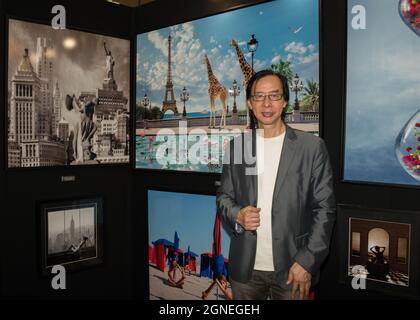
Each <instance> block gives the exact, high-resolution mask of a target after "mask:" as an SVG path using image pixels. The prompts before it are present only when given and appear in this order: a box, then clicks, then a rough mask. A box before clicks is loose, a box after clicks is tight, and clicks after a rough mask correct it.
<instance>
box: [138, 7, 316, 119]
mask: <svg viewBox="0 0 420 320" xmlns="http://www.w3.org/2000/svg"><path fill="white" fill-rule="evenodd" d="M299 27H303V28H301V30H300V31H299V32H297V33H294V32H293V31H292V30H293V29H297V28H299ZM169 34H171V36H172V69H173V82H174V92H175V96H176V99H177V100H178V105H181V103H180V101H179V95H180V92H181V90H182V88H183V87H184V86H186V87H187V89H188V90H189V92H190V101H188V102H187V108H189V111H202V110H206V109H208V105H209V101H208V100H209V98H208V94H207V89H208V82H207V70H206V67H205V65H204V63H203V62H204V54H207V55H208V57H209V60H210V63H211V64H212V68H213V72H214V74H215V75H216V77H217V78H218V79H219V81H220V82H221V83H222V84H223V85H224V86H225V87H226V88H227V89H229V87H231V86H232V82H233V80H236V81H237V82H238V83H239V84H240V86H241V89H243V88H242V81H243V76H242V73H241V70H240V68H239V63H238V60H237V57H236V53H235V51H234V49H233V48H232V47H231V46H230V41H231V39H235V40H237V42H238V43H239V45H240V48H241V49H242V51H243V52H244V54H246V55H247V60H248V62H249V63H250V64H251V56H250V54H249V53H248V51H247V47H246V42H247V41H248V40H249V39H250V37H251V34H255V37H256V38H257V39H258V41H259V46H258V49H257V51H256V53H255V56H254V66H255V69H256V70H260V69H263V68H268V67H270V65H271V63H272V62H276V61H278V60H279V59H280V58H281V59H283V60H290V61H291V62H292V68H293V71H294V72H297V73H298V74H299V76H300V77H302V78H303V79H304V80H305V79H309V80H311V79H314V80H315V81H319V43H318V42H319V40H318V1H317V0H276V1H272V2H268V3H264V4H260V5H256V6H251V7H247V8H243V9H239V10H235V11H231V12H227V13H222V14H219V15H215V16H211V17H207V18H203V19H199V20H195V21H191V22H187V23H183V24H179V25H175V26H172V27H168V28H163V29H160V30H156V31H152V32H148V33H144V34H140V35H138V38H137V101H139V100H140V99H141V98H142V97H143V96H144V94H145V93H147V95H148V96H149V97H151V100H152V104H153V105H157V106H161V105H162V101H163V97H164V92H165V84H166V78H167V55H168V54H167V51H168V49H167V38H168V35H169ZM242 91H243V90H242ZM241 97H242V99H241V98H239V103H238V108H239V109H245V104H244V96H243V94H241ZM231 100H232V98H230V100H229V102H228V104H229V105H232V104H233V101H231ZM216 108H217V109H220V102H217V103H216Z"/></svg>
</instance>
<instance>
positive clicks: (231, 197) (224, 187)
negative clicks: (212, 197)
mask: <svg viewBox="0 0 420 320" xmlns="http://www.w3.org/2000/svg"><path fill="white" fill-rule="evenodd" d="M228 150H229V151H228V152H229V153H230V161H229V163H224V164H223V171H222V177H221V181H220V187H219V188H218V190H217V193H216V202H217V210H218V212H219V214H220V217H221V218H222V220H223V221H224V222H225V224H226V225H227V226H229V228H230V229H231V231H232V232H237V231H236V230H235V225H236V216H237V214H238V212H239V210H240V209H241V207H240V206H239V205H238V204H237V203H236V200H235V190H234V183H233V180H232V169H233V165H234V164H233V152H232V151H233V148H232V147H231V148H229V149H228Z"/></svg>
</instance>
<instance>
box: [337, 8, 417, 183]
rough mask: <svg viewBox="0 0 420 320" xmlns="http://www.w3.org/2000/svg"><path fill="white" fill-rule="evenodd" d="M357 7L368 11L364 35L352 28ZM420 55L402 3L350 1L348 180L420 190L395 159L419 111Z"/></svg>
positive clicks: (346, 138)
mask: <svg viewBox="0 0 420 320" xmlns="http://www.w3.org/2000/svg"><path fill="white" fill-rule="evenodd" d="M354 5H363V6H364V7H365V8H366V29H365V30H353V29H352V28H351V19H352V13H351V9H352V7H353V6H354ZM419 52H420V37H419V36H418V35H417V34H416V33H415V32H413V31H412V30H410V28H409V27H408V26H407V25H406V24H405V23H404V21H403V20H402V18H401V17H400V14H399V1H397V0H362V1H361V0H357V1H355V0H349V1H348V40H347V92H346V93H347V98H346V99H347V103H346V116H345V121H346V129H345V164H344V179H345V180H352V181H367V182H381V183H393V184H406V185H420V181H419V180H416V179H415V178H413V177H412V176H410V175H409V174H408V173H407V172H406V171H405V170H404V168H403V167H402V166H401V165H400V164H399V161H398V159H397V157H396V153H395V143H396V139H397V136H398V134H399V132H400V131H401V130H402V129H403V128H404V127H405V124H406V123H407V121H408V120H409V119H410V118H411V117H412V116H413V115H414V114H416V112H417V111H418V110H419V109H420V64H419V63H418V60H419ZM419 121H420V119H419V117H417V122H419Z"/></svg>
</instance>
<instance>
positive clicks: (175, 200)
mask: <svg viewBox="0 0 420 320" xmlns="http://www.w3.org/2000/svg"><path fill="white" fill-rule="evenodd" d="M148 198H149V200H148V206H149V245H152V242H153V241H156V240H158V239H162V238H163V239H166V240H169V241H171V242H173V241H174V234H175V231H176V232H177V233H178V237H179V247H180V248H181V249H182V250H183V251H184V252H186V251H188V246H190V250H191V251H193V252H194V253H196V254H198V255H200V254H201V253H204V252H212V245H213V226H214V220H215V217H216V197H215V196H209V195H199V194H189V193H177V192H163V191H154V190H149V192H148ZM229 244H230V237H229V235H228V234H227V232H226V231H225V229H224V228H223V227H222V254H223V256H224V257H226V258H227V257H228V256H229Z"/></svg>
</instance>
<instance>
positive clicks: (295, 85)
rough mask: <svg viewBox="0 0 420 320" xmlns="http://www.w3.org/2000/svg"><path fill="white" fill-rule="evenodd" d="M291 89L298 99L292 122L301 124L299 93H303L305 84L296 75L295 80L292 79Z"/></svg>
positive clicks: (296, 99)
mask: <svg viewBox="0 0 420 320" xmlns="http://www.w3.org/2000/svg"><path fill="white" fill-rule="evenodd" d="M290 89H291V90H292V91H294V92H295V95H296V98H295V105H294V107H293V115H292V119H293V120H292V121H293V122H299V121H300V120H301V114H300V110H299V109H300V108H299V100H298V93H299V91H302V89H303V82H302V80H301V79H300V78H299V76H298V75H297V74H296V75H295V76H294V78H293V79H292V85H291V86H290Z"/></svg>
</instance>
